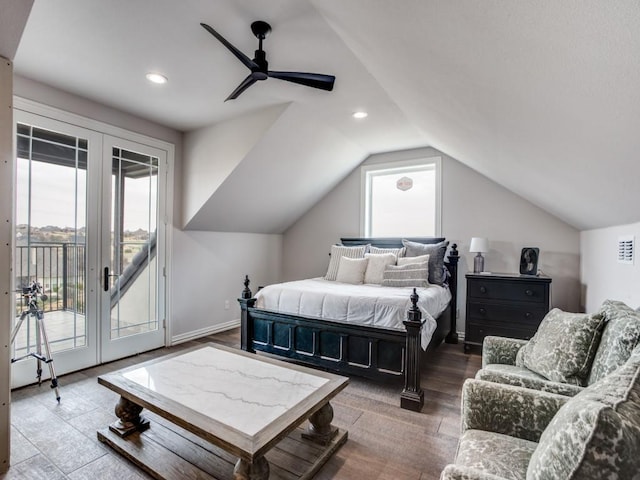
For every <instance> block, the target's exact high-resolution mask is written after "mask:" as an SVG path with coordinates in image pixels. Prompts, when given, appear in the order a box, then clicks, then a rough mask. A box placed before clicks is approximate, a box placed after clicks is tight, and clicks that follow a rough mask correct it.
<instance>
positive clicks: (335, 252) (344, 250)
mask: <svg viewBox="0 0 640 480" xmlns="http://www.w3.org/2000/svg"><path fill="white" fill-rule="evenodd" d="M368 246H369V245H368V244H367V245H358V246H357V247H345V246H344V245H331V260H329V268H327V274H326V275H325V276H324V279H325V280H335V279H336V276H337V275H338V267H339V266H340V257H347V258H364V252H366V251H367V247H368Z"/></svg>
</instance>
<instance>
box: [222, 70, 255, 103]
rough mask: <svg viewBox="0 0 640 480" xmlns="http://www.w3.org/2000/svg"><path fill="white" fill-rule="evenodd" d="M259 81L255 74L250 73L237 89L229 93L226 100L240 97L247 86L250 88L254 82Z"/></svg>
mask: <svg viewBox="0 0 640 480" xmlns="http://www.w3.org/2000/svg"><path fill="white" fill-rule="evenodd" d="M257 81H258V79H257V78H255V77H254V75H253V74H252V73H250V74H249V75H248V76H247V78H245V79H244V80H243V81H242V83H241V84H240V85H238V86H237V87H236V89H235V90H234V91H233V92H231V95H229V96H228V97H227V98H226V99H225V102H226V101H227V100H235V99H236V98H238V97H239V96H240V94H241V93H242V92H244V91H245V90H246V89H247V88H249V87H250V86H251V85H253V84H254V83H256V82H257Z"/></svg>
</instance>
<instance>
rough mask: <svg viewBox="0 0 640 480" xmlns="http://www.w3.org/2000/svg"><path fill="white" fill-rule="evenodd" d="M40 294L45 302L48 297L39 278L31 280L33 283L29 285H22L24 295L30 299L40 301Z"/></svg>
mask: <svg viewBox="0 0 640 480" xmlns="http://www.w3.org/2000/svg"><path fill="white" fill-rule="evenodd" d="M38 295H40V300H42V301H43V302H44V301H45V300H46V299H47V298H48V297H47V295H46V294H45V293H44V288H42V284H41V283H40V282H38V281H37V280H34V281H33V282H31V285H30V286H28V287H22V296H23V297H25V298H28V299H29V300H35V301H38Z"/></svg>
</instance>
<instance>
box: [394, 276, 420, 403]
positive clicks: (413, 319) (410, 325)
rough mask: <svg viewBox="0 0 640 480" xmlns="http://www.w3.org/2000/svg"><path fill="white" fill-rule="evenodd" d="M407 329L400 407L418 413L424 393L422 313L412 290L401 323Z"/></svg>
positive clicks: (416, 296) (414, 291) (414, 290)
mask: <svg viewBox="0 0 640 480" xmlns="http://www.w3.org/2000/svg"><path fill="white" fill-rule="evenodd" d="M403 323H404V326H405V328H406V329H407V344H406V353H405V355H406V363H405V368H404V389H403V390H402V393H401V394H400V407H402V408H406V409H407V410H413V411H414V412H419V411H420V410H422V405H424V392H423V391H422V388H420V330H421V328H422V312H420V310H419V309H418V294H417V293H416V289H415V288H414V289H413V293H412V294H411V308H410V309H409V311H408V312H407V319H406V320H405V321H404V322H403Z"/></svg>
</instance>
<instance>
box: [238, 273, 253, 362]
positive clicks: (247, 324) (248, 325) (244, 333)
mask: <svg viewBox="0 0 640 480" xmlns="http://www.w3.org/2000/svg"><path fill="white" fill-rule="evenodd" d="M250 282H251V281H250V280H249V275H245V277H244V290H242V295H241V298H239V299H238V303H239V304H240V348H242V350H245V351H247V352H251V353H255V350H254V349H253V345H252V340H253V322H252V321H250V318H249V307H253V306H254V305H255V303H256V299H255V298H253V294H252V293H251V290H250V289H249V283H250Z"/></svg>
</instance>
